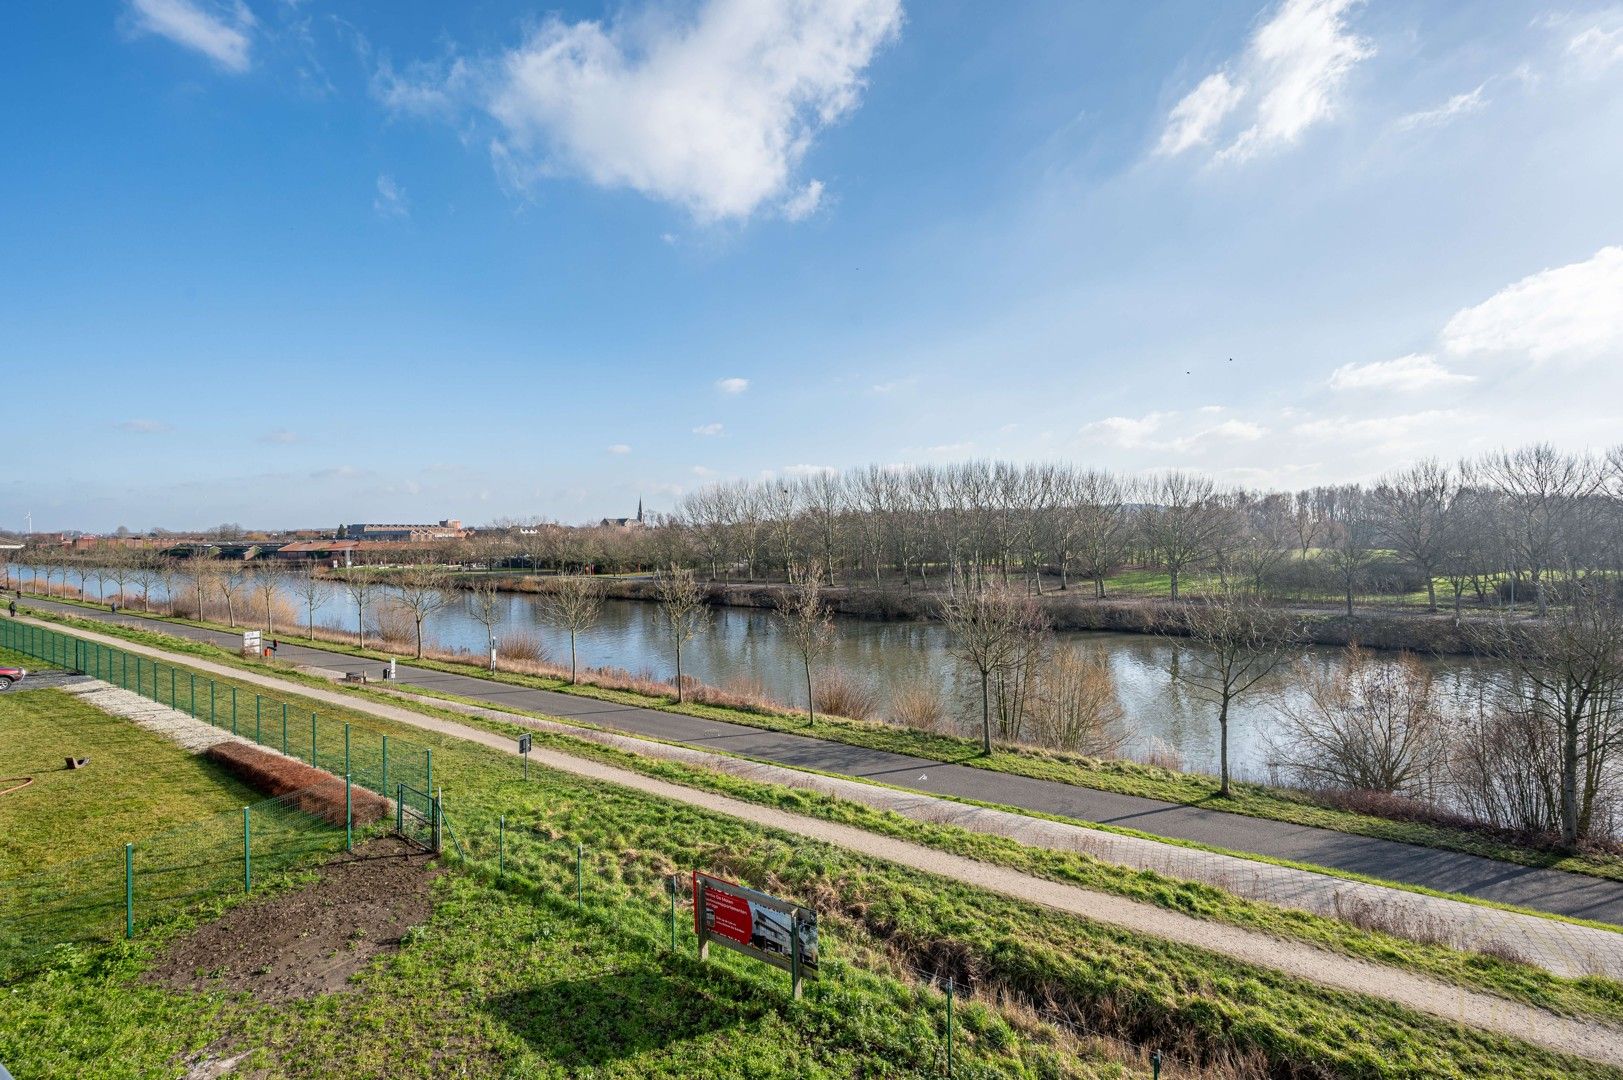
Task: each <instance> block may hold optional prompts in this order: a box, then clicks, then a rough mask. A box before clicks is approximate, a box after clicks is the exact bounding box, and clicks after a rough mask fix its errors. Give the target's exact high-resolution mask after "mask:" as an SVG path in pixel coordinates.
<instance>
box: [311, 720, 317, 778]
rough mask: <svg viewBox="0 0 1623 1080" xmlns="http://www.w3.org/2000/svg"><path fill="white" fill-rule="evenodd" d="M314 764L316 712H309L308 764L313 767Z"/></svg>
mask: <svg viewBox="0 0 1623 1080" xmlns="http://www.w3.org/2000/svg"><path fill="white" fill-rule="evenodd" d="M315 764H316V714H315V713H311V714H310V765H311V767H312V768H314V767H315Z"/></svg>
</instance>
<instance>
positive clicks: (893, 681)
mask: <svg viewBox="0 0 1623 1080" xmlns="http://www.w3.org/2000/svg"><path fill="white" fill-rule="evenodd" d="M188 588H189V586H188V585H187V584H186V582H185V581H184V579H180V580H178V581H177V584H176V589H177V592H180V594H181V595H182V596H183V597H184V596H187V595H189V594H188V593H187V592H186V590H187V589H188ZM87 593H88V594H89V595H90V596H92V597H95V596H97V595H98V593H97V587H96V582H95V580H94V579H92V580H91V581H90V582H89V584H88V585H87ZM283 597H284V599H285V600H286V601H287V603H288V604H289V605H290V606H291V607H292V608H294V609H295V610H297V611H298V612H299V613H300V619H299V622H300V624H301V625H302V624H303V622H304V607H303V601H302V599H301V598H300V597H298V596H296V595H295V594H294V593H293V592H292V590H291V588H290V587H288V588H284V589H283ZM501 599H502V605H503V610H502V621H501V624H500V626H499V627H498V628H497V633H496V636H497V639H498V640H499V641H500V640H503V639H511V638H513V637H525V638H530V639H533V640H536V641H539V642H540V643H541V644H542V646H543V647H544V648H545V650H546V652H547V654H548V656H549V658H550V659H552V660H553V661H554V662H557V663H561V664H564V665H567V664H568V662H569V636H568V634H567V632H564V631H560V630H558V629H557V628H556V627H554V626H552V625H551V624H550V623H548V622H547V620H546V618H545V617H544V615H543V613H542V609H541V605H540V602H539V600H538V599H537V598H536V597H535V596H532V595H528V594H522V593H503V594H501ZM153 600H154V602H155V603H156V602H158V600H159V591H157V590H155V591H154V594H153ZM251 603H252V598H251V597H250V598H244V599H243V600H241V601H239V608H240V609H246V608H248V607H249V606H250V605H251ZM471 604H472V597H471V596H470V594H468V593H466V592H464V591H462V590H452V595H451V596H450V598H449V602H448V604H447V606H446V607H445V608H444V609H443V610H441V611H440V612H438V613H436V614H435V615H433V616H431V617H430V619H429V621H428V623H427V626H426V628H425V637H426V638H427V639H429V640H430V641H432V642H434V643H437V644H438V645H441V646H443V647H447V648H452V649H463V650H466V651H468V652H470V653H473V654H476V655H479V656H483V655H485V650H486V645H485V628H484V626H483V624H481V623H480V622H479V621H478V620H477V619H476V618H475V616H474V613H473V610H472V607H471ZM315 614H316V624H317V625H318V626H328V627H333V628H337V629H342V630H347V631H351V632H353V631H354V629H355V606H354V603H353V602H352V601H351V600H350V598H349V596H348V594H346V593H345V592H344V591H343V589H342V587H340V586H338V585H336V584H333V585H330V586H329V587H328V588H327V590H326V597H325V599H324V600H323V601H322V603H321V605H320V606H319V607H318V608H317V609H316V613H315ZM659 617H660V616H659V610H658V607H657V605H655V604H651V603H645V602H639V601H631V600H609V601H605V602H604V604H603V613H602V617H601V618H600V619H599V621H598V623H597V625H596V626H595V627H593V628H592V629H591V630H590V631H588V632H586V633H585V634H583V635H581V637H580V639H579V641H578V645H577V647H578V650H579V656H580V664H581V666H582V667H583V668H585V667H613V668H621V669H624V670H626V671H629V672H631V673H632V674H635V675H642V674H646V675H650V676H654V677H656V678H660V679H666V680H668V679H669V678H670V675H671V672H672V667H671V664H672V658H671V649H670V643H669V639H668V637H667V636H666V635H665V633H664V632H663V630H662V628H661V625H660V622H659ZM368 623H369V625H370V624H371V623H372V619H371V618H369V619H368ZM1056 637H1057V639H1058V641H1057V647H1059V648H1072V649H1075V648H1086V649H1094V650H1097V651H1098V653H1099V654H1100V655H1101V656H1102V657H1103V658H1104V659H1105V660H1106V661H1107V663H1108V665H1109V668H1110V671H1111V673H1112V675H1113V676H1114V681H1115V686H1116V693H1117V696H1118V698H1119V700H1120V703H1121V705H1122V709H1123V712H1124V714H1125V732H1124V734H1125V742H1124V744H1123V750H1122V753H1123V754H1124V756H1127V757H1132V758H1136V759H1139V760H1144V759H1147V758H1149V757H1151V756H1152V755H1154V756H1158V757H1161V758H1169V759H1175V760H1176V762H1177V763H1179V764H1181V767H1183V768H1185V769H1189V770H1194V771H1202V772H1215V771H1216V768H1217V756H1218V743H1217V726H1216V722H1215V719H1214V717H1215V713H1214V710H1213V707H1212V706H1211V705H1210V704H1209V703H1207V702H1205V701H1203V700H1201V699H1199V698H1196V697H1194V696H1192V695H1191V694H1190V693H1189V692H1188V690H1187V688H1186V687H1185V685H1184V684H1182V683H1180V682H1178V681H1176V680H1174V679H1173V678H1172V677H1171V675H1170V669H1171V668H1172V667H1173V666H1174V664H1175V663H1177V662H1178V660H1179V659H1180V653H1181V654H1183V655H1184V656H1187V654H1188V652H1189V650H1190V649H1191V648H1192V646H1190V645H1189V644H1188V643H1175V642H1170V641H1167V640H1165V639H1162V638H1159V637H1154V636H1150V635H1143V634H1118V633H1100V632H1088V631H1075V632H1062V633H1060V634H1058V635H1056ZM949 645H950V638H949V634H948V633H947V630H946V628H945V627H943V626H942V625H941V624H940V623H934V622H923V621H902V622H876V621H870V620H865V619H850V618H841V619H837V620H836V633H835V637H834V642H833V645H832V647H831V648H830V651H829V653H828V656H827V658H826V659H825V660H824V661H823V667H822V669H821V670H823V671H828V670H832V669H835V668H838V669H840V670H841V671H843V672H845V673H846V674H847V675H848V676H850V677H851V678H852V679H853V680H855V681H858V682H861V683H864V684H866V685H867V686H869V687H871V689H872V690H873V692H874V695H875V697H876V698H877V700H878V702H879V715H880V716H884V715H885V703H886V701H887V700H888V696H889V694H890V693H891V692H893V691H895V690H896V689H897V688H899V687H902V686H905V685H908V684H910V683H915V682H925V683H928V684H931V685H933V686H934V687H935V688H937V689H938V690H939V692H940V693H941V695H942V697H943V698H944V699H945V700H946V701H947V703H948V710H949V712H950V714H951V715H952V716H953V717H954V718H955V719H956V720H957V721H958V722H959V723H960V725H961V730H963V731H964V732H965V733H973V732H975V731H977V730H978V726H977V725H978V720H979V711H978V709H979V704H978V701H979V699H978V696H976V686H977V685H978V684H976V683H974V682H973V681H972V674H971V673H970V672H966V671H965V670H964V669H963V667H962V665H960V664H959V663H958V662H957V661H956V660H954V659H953V657H952V656H951V654H950V653H949V652H948V646H949ZM1339 656H1340V650H1335V649H1327V650H1315V652H1314V653H1313V654H1312V655H1311V660H1312V661H1314V662H1318V663H1324V664H1335V663H1337V662H1338V657H1339ZM1428 663H1429V664H1431V665H1432V667H1433V670H1434V671H1435V672H1436V674H1437V676H1438V683H1437V685H1438V689H1439V690H1440V691H1441V692H1442V693H1443V694H1444V695H1445V698H1446V699H1447V700H1450V701H1452V702H1454V703H1455V705H1456V706H1457V707H1464V706H1465V704H1466V703H1467V702H1468V701H1469V700H1470V699H1471V698H1472V697H1473V696H1474V695H1475V693H1476V691H1477V688H1478V687H1479V686H1480V681H1481V679H1482V674H1481V672H1480V671H1479V669H1478V668H1477V667H1476V666H1475V665H1473V663H1472V662H1470V661H1468V660H1463V659H1442V660H1432V661H1428ZM683 670H684V672H685V673H689V674H691V675H693V676H694V677H695V678H697V679H699V680H700V681H702V682H704V683H707V684H710V685H713V686H718V687H724V688H725V687H739V686H742V687H748V688H751V689H754V690H758V691H760V692H762V693H764V694H765V695H766V696H768V697H770V698H772V699H774V700H776V701H780V702H783V703H786V704H789V705H794V706H803V705H804V704H805V697H806V691H805V681H804V679H805V676H804V672H803V671H802V669H801V667H800V663H799V658H798V656H797V655H796V654H795V653H794V651H793V650H792V648H791V647H790V646H789V644H788V642H787V641H786V639H785V636H784V634H783V631H782V630H781V628H780V626H779V625H778V621H777V619H776V617H775V616H773V615H772V614H771V613H770V612H767V611H763V610H760V609H755V608H728V607H723V608H713V609H711V611H710V619H709V623H708V626H707V628H706V629H705V630H704V631H702V632H701V633H700V634H699V635H698V636H697V637H696V638H695V639H694V640H693V641H692V642H690V643H689V644H688V645H687V646H686V647H685V649H684V651H683ZM1300 694H1301V691H1300V689H1299V687H1298V686H1296V685H1293V680H1292V679H1291V678H1290V676H1289V675H1288V674H1287V675H1286V676H1285V677H1283V678H1281V679H1278V680H1276V685H1275V686H1274V687H1273V688H1272V690H1271V691H1270V693H1268V694H1266V695H1257V696H1254V697H1252V698H1250V699H1242V700H1241V701H1239V702H1238V703H1237V704H1236V705H1235V707H1234V709H1233V710H1232V712H1231V719H1230V724H1231V726H1230V744H1229V753H1230V761H1231V766H1232V768H1233V770H1234V773H1235V775H1236V776H1239V777H1246V778H1252V779H1259V780H1264V779H1268V778H1269V777H1270V769H1269V760H1270V757H1271V754H1270V740H1271V738H1273V737H1275V736H1276V735H1277V732H1278V723H1277V716H1278V713H1277V711H1276V710H1277V709H1278V708H1279V702H1280V701H1281V700H1282V701H1284V702H1286V703H1287V704H1288V703H1289V701H1290V700H1291V699H1292V698H1297V697H1300Z"/></svg>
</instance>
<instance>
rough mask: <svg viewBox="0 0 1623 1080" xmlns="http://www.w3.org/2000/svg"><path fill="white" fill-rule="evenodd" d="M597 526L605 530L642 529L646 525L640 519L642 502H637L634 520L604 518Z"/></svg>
mask: <svg viewBox="0 0 1623 1080" xmlns="http://www.w3.org/2000/svg"><path fill="white" fill-rule="evenodd" d="M599 525H600V526H601V527H602V528H605V529H642V528H646V527H647V525H648V523H647V522H646V521H644V520H643V519H642V500H641V499H638V500H637V516H636V517H634V518H604V519H603V520H602V521H601V522H600V523H599Z"/></svg>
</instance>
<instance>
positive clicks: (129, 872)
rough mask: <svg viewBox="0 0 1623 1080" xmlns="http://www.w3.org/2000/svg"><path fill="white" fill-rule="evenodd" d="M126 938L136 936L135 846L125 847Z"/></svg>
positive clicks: (126, 845)
mask: <svg viewBox="0 0 1623 1080" xmlns="http://www.w3.org/2000/svg"><path fill="white" fill-rule="evenodd" d="M124 936H125V937H127V938H132V937H134V936H135V845H134V844H125V845H124Z"/></svg>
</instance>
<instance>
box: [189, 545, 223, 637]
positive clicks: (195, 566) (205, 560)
mask: <svg viewBox="0 0 1623 1080" xmlns="http://www.w3.org/2000/svg"><path fill="white" fill-rule="evenodd" d="M189 565H190V569H191V572H192V594H193V596H194V597H195V598H196V600H197V618H198V620H199V621H202V620H204V619H206V618H207V617H208V616H207V614H206V612H205V611H204V608H203V604H204V599H203V598H204V597H205V596H207V595H208V594H209V593H211V592H213V591H214V581H215V579H216V578H218V577H219V576H220V573H221V571H222V570H223V567H221V565H220V564H219V563H218V562H216V561H215V560H214V558H213V556H210V555H203V554H200V553H198V552H193V553H192V557H191V560H190V564H189Z"/></svg>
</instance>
